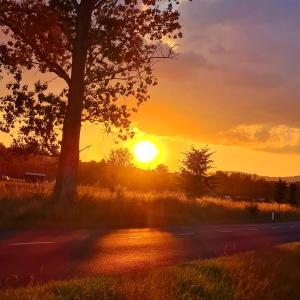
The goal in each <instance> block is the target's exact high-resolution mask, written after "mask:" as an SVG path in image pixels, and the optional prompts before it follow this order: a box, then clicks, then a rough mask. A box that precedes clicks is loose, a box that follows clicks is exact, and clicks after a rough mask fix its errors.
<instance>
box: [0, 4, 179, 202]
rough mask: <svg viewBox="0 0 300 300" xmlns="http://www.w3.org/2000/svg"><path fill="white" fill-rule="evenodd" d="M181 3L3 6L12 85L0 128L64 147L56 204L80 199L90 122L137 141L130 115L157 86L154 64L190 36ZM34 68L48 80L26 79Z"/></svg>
mask: <svg viewBox="0 0 300 300" xmlns="http://www.w3.org/2000/svg"><path fill="white" fill-rule="evenodd" d="M178 6H179V1H178V0H168V1H164V0H151V1H150V0H124V1H121V0H120V1H118V0H106V1H104V0H81V1H79V0H1V1H0V30H1V31H2V32H1V34H4V35H5V37H3V36H2V39H1V44H0V73H6V74H5V76H3V77H2V80H3V79H5V80H6V81H7V83H8V84H7V88H8V95H7V96H4V97H2V98H1V101H0V111H1V113H2V115H3V117H1V118H2V120H1V122H0V129H1V130H2V131H5V132H11V131H12V130H13V129H14V128H16V127H17V128H19V135H18V136H17V137H15V141H16V142H21V143H23V142H25V143H28V142H31V141H37V142H38V143H39V144H41V145H43V147H44V149H45V150H46V151H48V152H50V153H51V152H52V151H53V150H54V152H57V151H59V150H60V157H59V163H58V169H57V176H56V186H55V197H54V198H55V199H56V200H58V201H60V202H65V204H69V203H70V202H72V201H73V200H74V199H75V196H76V183H77V173H78V165H79V140H80V131H81V125H82V122H85V121H86V122H91V123H103V124H104V125H105V127H106V129H107V131H109V132H110V131H111V130H112V128H116V129H119V131H118V136H119V137H120V138H124V139H125V138H127V137H128V136H132V130H131V126H130V124H131V123H130V116H131V114H132V112H134V111H137V108H138V105H140V104H141V103H143V102H144V101H146V100H148V98H149V96H148V87H149V86H154V85H156V84H157V81H156V78H155V77H154V76H153V73H152V70H153V64H154V62H155V61H157V60H158V59H161V58H170V57H172V56H173V47H171V46H170V47H169V46H168V43H165V40H166V39H169V40H173V39H174V40H175V39H177V38H181V37H182V33H181V31H180V28H181V26H180V24H179V12H178ZM28 71H31V72H39V73H40V74H42V76H41V77H40V79H42V78H43V80H42V81H37V82H36V83H34V84H33V83H32V82H28V81H26V80H25V79H26V78H27V79H28V78H29V76H28V75H27V76H24V73H25V72H27V73H28ZM46 73H48V74H52V75H53V76H52V77H50V76H51V75H50V76H49V75H47V76H43V74H46ZM7 74H8V76H6V75H7ZM29 74H30V73H29ZM0 75H1V74H0ZM49 77H50V78H49ZM11 78H12V81H11ZM56 78H59V79H60V83H61V84H60V86H62V89H61V91H59V92H58V93H56V94H54V93H53V91H49V89H48V85H49V82H51V81H52V80H54V79H56ZM124 98H130V99H135V100H136V103H134V102H132V101H131V102H130V105H126V104H124V101H123V99H124ZM119 99H122V101H119ZM60 139H61V143H60V141H59V140H60Z"/></svg>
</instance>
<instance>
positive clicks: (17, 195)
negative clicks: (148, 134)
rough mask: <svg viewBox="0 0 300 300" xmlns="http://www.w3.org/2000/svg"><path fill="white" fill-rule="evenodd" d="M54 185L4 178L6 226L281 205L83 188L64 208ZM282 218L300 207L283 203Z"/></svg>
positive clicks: (163, 219) (173, 219)
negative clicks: (55, 195) (57, 200)
mask: <svg viewBox="0 0 300 300" xmlns="http://www.w3.org/2000/svg"><path fill="white" fill-rule="evenodd" d="M52 189H53V185H51V184H47V183H44V184H28V183H22V182H9V183H8V182H1V183H0V219H1V223H0V228H31V227H40V228H41V227H44V228H50V227H60V228H61V227H63V228H83V227H85V228H87V227H102V228H107V227H109V228H124V227H155V226H156V227H157V226H161V227H162V226H170V225H191V224H209V223H219V224H221V223H250V222H266V221H271V212H272V211H274V210H277V209H278V205H276V204H271V203H259V204H257V205H258V212H257V213H251V212H250V211H249V209H247V208H248V206H249V203H247V202H239V201H231V200H221V199H213V198H205V199H197V200H195V201H191V200H188V199H186V197H185V196H184V195H183V194H181V193H175V192H164V193H156V192H154V191H149V192H144V193H139V192H132V191H127V190H124V189H120V190H118V191H116V192H112V191H110V190H105V189H100V188H97V187H90V186H89V187H87V186H81V187H79V197H78V200H77V201H76V202H75V203H74V205H72V206H71V207H70V208H69V209H68V210H67V211H61V210H60V208H59V207H57V206H55V205H54V204H53V201H52V200H51V191H52ZM279 220H281V221H292V220H300V211H299V209H298V208H293V207H291V206H289V205H281V213H280V219H279Z"/></svg>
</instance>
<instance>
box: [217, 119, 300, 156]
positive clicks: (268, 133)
mask: <svg viewBox="0 0 300 300" xmlns="http://www.w3.org/2000/svg"><path fill="white" fill-rule="evenodd" d="M219 142H220V143H222V144H225V145H238V146H244V147H247V148H249V149H254V150H262V151H267V152H276V153H297V154H299V153H300V128H293V127H289V126H286V125H277V126H271V125H266V124H257V125H240V126H237V127H235V128H232V129H230V130H227V131H225V132H222V133H220V140H219Z"/></svg>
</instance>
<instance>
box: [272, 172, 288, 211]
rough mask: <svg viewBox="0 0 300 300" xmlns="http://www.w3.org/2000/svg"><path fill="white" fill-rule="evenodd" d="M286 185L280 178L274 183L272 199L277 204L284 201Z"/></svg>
mask: <svg viewBox="0 0 300 300" xmlns="http://www.w3.org/2000/svg"><path fill="white" fill-rule="evenodd" d="M287 189H288V185H287V182H286V181H283V180H282V179H281V178H280V179H279V180H278V181H277V182H276V183H275V188H274V200H275V202H276V203H278V204H279V205H280V204H282V203H285V202H286V196H287Z"/></svg>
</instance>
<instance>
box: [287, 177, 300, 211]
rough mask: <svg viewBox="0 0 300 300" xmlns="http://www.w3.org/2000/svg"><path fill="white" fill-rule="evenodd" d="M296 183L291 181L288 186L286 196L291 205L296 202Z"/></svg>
mask: <svg viewBox="0 0 300 300" xmlns="http://www.w3.org/2000/svg"><path fill="white" fill-rule="evenodd" d="M297 197H298V185H297V183H296V182H292V183H290V184H289V187H288V197H287V202H288V203H289V204H291V205H292V206H295V205H296V204H297V202H298V199H297Z"/></svg>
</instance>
